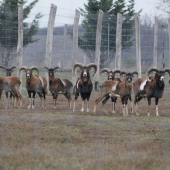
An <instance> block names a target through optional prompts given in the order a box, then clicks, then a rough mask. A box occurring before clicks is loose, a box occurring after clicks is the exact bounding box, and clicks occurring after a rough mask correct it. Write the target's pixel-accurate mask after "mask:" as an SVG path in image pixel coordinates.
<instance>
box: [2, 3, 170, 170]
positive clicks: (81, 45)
mask: <svg viewBox="0 0 170 170" xmlns="http://www.w3.org/2000/svg"><path fill="white" fill-rule="evenodd" d="M50 10H51V8H47V7H39V6H36V7H35V9H34V11H33V12H32V13H30V15H29V16H28V18H27V19H25V20H24V21H23V22H24V27H23V39H24V40H26V39H30V38H31V37H29V36H28V35H30V34H29V33H28V31H31V30H30V28H31V26H32V20H33V19H35V17H36V15H37V12H36V13H35V11H38V12H41V14H42V18H40V19H39V22H38V23H37V24H38V25H39V30H38V31H37V33H36V34H35V35H33V37H32V40H33V41H34V42H33V43H29V44H27V45H25V46H23V54H22V65H23V66H27V67H30V66H37V67H38V68H39V70H40V75H43V76H46V72H45V70H44V67H45V66H46V57H47V56H46V50H47V49H46V48H47V42H46V40H47V36H48V26H49V17H50ZM44 11H45V12H44ZM23 16H24V18H25V17H26V14H25V13H23ZM16 18H18V6H13V10H11V5H10V6H6V7H4V8H3V9H2V8H1V9H0V65H3V66H6V67H12V66H17V63H18V61H17V60H18V57H17V56H18V55H17V42H18V28H17V25H18V22H16ZM74 20H75V11H74V10H69V9H64V8H60V7H57V13H56V15H55V24H54V28H53V39H52V47H51V49H52V50H51V63H50V67H56V66H59V67H60V69H59V70H58V72H57V73H56V74H55V76H56V77H58V78H67V79H69V80H70V81H72V66H73V64H74V63H73V57H74V55H73V49H74V41H73V39H74V37H73V36H74V35H73V31H74ZM97 23H98V13H87V14H80V18H79V24H78V37H77V39H78V52H77V58H76V61H77V62H80V63H83V64H88V63H92V62H95V52H96V51H95V50H96V30H97ZM11 24H12V25H11ZM117 24H118V23H117V16H113V15H109V14H104V15H103V22H102V31H101V46H100V56H99V57H100V63H99V68H98V69H99V70H100V69H102V68H110V69H112V70H114V69H115V65H116V48H117V44H116V42H117V41H116V38H117V37H116V31H117V30H116V28H117ZM13 25H16V26H15V27H14V26H13ZM154 26H155V25H154V24H151V25H146V24H145V23H143V22H141V23H140V49H141V72H142V76H143V75H144V74H145V72H146V70H147V69H148V68H149V67H152V66H153V59H154V36H155V34H154ZM168 29H169V28H168V23H167V22H166V21H165V22H162V21H161V20H158V40H157V63H158V64H157V67H158V68H163V67H170V66H169V65H168V62H169V58H168V56H169V55H168V54H169V41H168ZM11 37H12V38H11ZM136 50H137V49H136V32H135V17H134V16H129V17H127V16H122V35H121V68H120V69H121V70H123V71H136V70H137V60H136ZM33 74H36V72H33ZM12 75H14V76H17V70H15V72H14V73H12ZM0 76H1V77H5V76H6V75H5V72H3V71H2V70H0ZM25 79H26V76H25V73H23V74H22V91H21V94H22V96H23V101H24V102H23V103H24V109H23V110H22V109H21V110H20V111H14V112H13V110H12V109H10V111H9V112H8V111H6V110H5V109H4V108H5V105H6V104H5V94H4V93H3V96H2V99H1V100H2V103H1V108H2V111H0V113H1V120H0V121H1V126H0V127H1V137H0V138H1V139H0V141H1V146H0V154H1V155H3V156H4V155H5V156H4V157H3V160H4V161H5V162H7V159H8V158H7V155H8V154H9V155H10V154H11V153H12V154H14V153H15V150H12V149H10V146H11V145H10V144H9V143H10V142H11V143H12V140H13V139H14V138H13V137H11V138H10V139H9V138H8V135H9V134H10V133H12V130H11V129H10V126H11V124H13V125H14V126H15V128H16V127H17V126H16V125H17V124H20V123H21V124H22V126H23V129H18V131H17V134H20V133H23V132H24V130H25V129H24V128H26V127H29V129H30V136H31V138H32V139H33V141H29V142H30V144H28V145H29V147H30V149H29V152H28V155H29V154H30V153H31V154H32V155H33V157H34V158H35V159H37V158H38V157H39V156H41V155H43V154H47V157H48V156H50V155H55V157H57V158H58V156H59V157H60V156H61V157H65V156H67V157H69V158H71V157H72V154H73V153H74V155H73V157H72V158H71V159H72V162H74V159H76V158H77V157H82V158H83V157H86V156H89V157H90V158H91V159H93V158H94V157H95V159H96V160H98V161H96V162H97V164H96V166H94V167H91V169H93V168H94V169H105V163H104V162H101V161H100V160H101V159H103V158H105V157H107V156H108V157H112V158H117V156H118V157H121V158H122V159H123V157H128V158H129V159H131V160H133V159H135V156H136V155H135V152H136V150H137V149H136V148H137V145H135V146H134V145H133V142H132V143H131V144H129V145H128V146H127V147H129V148H131V150H132V151H134V152H130V154H129V155H121V156H120V155H117V153H116V151H115V154H114V155H112V156H111V151H110V150H112V146H113V144H116V142H117V141H116V142H115V141H114V140H119V139H116V137H115V136H114V133H113V132H111V136H110V137H109V135H108V136H107V134H106V136H105V137H106V138H103V136H102V135H103V132H102V129H105V130H106V131H107V130H108V129H107V128H108V127H110V128H112V127H114V128H116V127H118V126H119V123H118V121H119V120H118V119H119V117H116V119H115V121H113V120H111V119H110V118H107V117H103V116H98V117H92V116H91V115H88V114H84V115H81V116H82V117H81V116H79V115H78V114H77V115H76V114H73V112H72V109H62V107H65V106H66V105H67V100H66V99H65V98H64V97H63V96H61V95H59V97H58V101H57V103H58V105H57V107H58V108H57V109H56V110H55V109H54V108H53V100H52V96H51V94H50V95H48V96H47V110H45V111H43V110H41V109H39V105H36V107H37V108H36V109H35V111H34V110H31V111H30V113H28V112H29V111H27V109H26V108H27V104H28V94H27V91H26V88H25ZM106 79H107V78H106V75H102V76H101V77H100V79H99V84H101V83H102V82H103V81H105V80H106ZM135 79H136V78H134V80H135ZM96 93H97V92H96ZM96 93H95V94H94V96H93V97H92V98H93V99H91V101H92V100H93V101H92V103H94V100H95V99H96V98H97V96H98V95H99V93H97V94H96ZM92 95H93V94H92ZM72 98H74V97H73V96H72ZM61 101H62V104H61V105H60V102H61ZM36 102H37V103H40V99H39V98H38V96H36V100H35V103H36ZM63 103H64V104H63ZM80 105H81V100H80V97H79V104H77V106H76V107H77V110H78V109H80ZM119 106H120V108H119V111H120V112H121V105H119ZM99 107H100V108H102V107H101V106H99ZM109 107H111V105H109ZM91 110H92V108H91ZM22 112H23V113H22ZM18 116H19V117H21V118H20V119H19V120H18ZM121 116H122V115H121ZM93 121H94V122H93ZM107 121H108V122H109V124H108V125H107ZM121 121H124V120H123V119H122V120H121ZM135 121H136V120H135V118H132V119H131V120H129V122H125V124H124V126H127V127H128V128H129V129H131V130H132V134H131V135H133V134H136V131H133V129H135V130H137V131H138V132H140V128H141V127H140V125H139V124H138V123H136V122H135ZM149 121H150V120H149ZM149 121H147V123H146V124H145V125H142V128H143V127H144V126H149V123H150V122H149ZM165 121H166V120H165ZM11 122H12V123H11ZM84 122H85V123H86V125H84ZM62 123H63V124H62ZM154 123H155V124H154V127H156V126H157V122H156V120H155V122H154ZM61 124H62V126H61ZM165 124H166V122H165ZM165 124H164V123H162V124H159V125H158V127H159V128H162V127H165ZM45 125H48V128H47V127H46V128H44V126H45ZM166 125H167V124H166ZM80 126H81V127H83V128H85V131H84V134H85V135H87V134H88V133H91V132H92V133H93V135H91V136H90V137H89V138H88V137H87V138H88V139H87V138H86V139H87V140H88V141H91V140H92V139H93V142H94V143H93V144H94V145H93V147H94V148H95V150H93V151H94V152H93V153H91V152H90V148H89V150H88V149H87V148H86V147H85V146H84V145H83V143H84V139H83V138H82V136H81V134H80V132H79V130H78V128H79V127H80ZM93 127H95V128H93ZM15 128H14V129H15ZM90 128H92V129H93V130H92V131H91V130H90ZM52 130H54V131H55V133H56V134H55V135H54V136H52V137H51V138H50V137H49V138H48V134H50V131H52ZM114 130H115V129H114ZM32 131H33V137H32V134H31V132H32ZM59 132H61V133H62V132H64V133H63V134H65V136H64V137H63V136H62V135H63V134H61V136H60V138H59V137H56V136H57V135H58V133H59ZM47 133H48V134H47ZM72 133H74V134H75V136H72ZM106 133H107V132H106ZM117 133H118V132H117ZM118 135H119V134H118ZM107 138H108V142H106V141H107ZM110 138H111V139H110ZM20 139H21V140H23V141H25V138H24V137H23V136H22V137H20ZM48 139H49V140H51V141H53V139H55V141H53V143H50V144H51V145H48V146H47V145H46V144H45V143H43V140H46V142H47V143H48V142H49V141H48ZM77 139H78V140H80V143H81V145H78V147H80V148H82V149H81V151H80V150H79V148H78V149H77V148H76V146H75V145H76V140H77ZM135 139H136V140H138V139H137V138H135ZM143 139H144V138H143ZM15 140H18V142H19V144H21V145H20V146H18V144H16V145H17V149H16V150H17V152H18V153H22V152H24V150H27V148H26V147H25V145H24V144H23V147H22V143H20V142H21V141H20V140H19V139H16V138H15ZM60 140H61V141H60ZM112 140H113V141H114V142H115V143H114V142H113V141H112ZM127 140H131V136H129V137H128V138H127ZM58 141H59V142H61V143H62V145H61V147H60V146H58V144H57V142H58ZM96 141H97V142H96ZM120 141H122V140H121V139H120ZM42 143H43V144H42ZM65 143H66V145H64V144H65ZM148 143H149V141H148ZM7 144H9V145H7ZM56 146H57V147H58V148H56ZM149 146H151V145H149ZM164 146H165V148H166V147H168V143H164ZM122 147H123V148H127V147H126V146H123V145H122ZM85 148H86V149H85ZM94 148H93V149H94ZM55 149H56V150H57V151H56V152H55ZM76 149H77V150H76ZM78 150H79V151H78ZM168 154H169V153H168V150H166V149H164V155H165V159H167V155H168ZM138 156H140V155H138ZM145 156H146V155H144V157H145ZM75 157H76V158H75ZM28 159H32V158H30V157H29V156H28ZM42 159H44V158H42ZM55 160H57V159H55ZM55 160H48V161H49V169H50V168H51V167H50V162H51V161H54V162H55ZM32 161H34V160H32ZM62 161H63V162H62ZM57 162H58V161H57ZM61 162H62V163H63V164H67V163H66V162H65V160H61ZM61 162H60V163H58V165H60V164H61ZM132 162H133V161H132ZM56 164H57V163H56ZM11 165H12V164H11ZM4 166H6V167H7V165H6V164H5V165H4ZM38 166H39V167H41V166H42V165H40V164H38ZM74 166H76V165H73V163H71V164H70V169H74V168H73V167H74ZM55 167H57V166H55ZM61 167H62V165H61ZM43 168H44V167H42V169H43ZM0 169H1V165H0ZM7 169H8V168H7ZM32 169H36V166H33V167H32ZM44 169H48V166H47V167H46V168H44ZM51 169H52V168H51ZM54 169H55V168H54ZM63 169H64V168H63ZM65 169H69V166H65ZM81 169H83V168H81ZM87 169H88V168H87ZM165 169H166V168H165Z"/></svg>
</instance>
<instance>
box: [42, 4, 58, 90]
mask: <svg viewBox="0 0 170 170" xmlns="http://www.w3.org/2000/svg"><path fill="white" fill-rule="evenodd" d="M56 12H57V6H55V5H54V4H51V9H50V16H49V19H48V28H47V39H46V55H45V65H46V66H47V67H51V56H52V43H53V28H54V24H55V16H56ZM46 79H47V82H48V73H46ZM47 89H48V93H49V82H48V83H47Z"/></svg>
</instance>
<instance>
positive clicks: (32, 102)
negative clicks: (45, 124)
mask: <svg viewBox="0 0 170 170" xmlns="http://www.w3.org/2000/svg"><path fill="white" fill-rule="evenodd" d="M35 94H36V92H33V97H32V100H31V104H32V109H34V99H35Z"/></svg>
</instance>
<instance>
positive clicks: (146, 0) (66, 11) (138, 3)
mask: <svg viewBox="0 0 170 170" xmlns="http://www.w3.org/2000/svg"><path fill="white" fill-rule="evenodd" d="M32 1H33V0H28V3H30V2H32ZM156 1H157V0H135V9H136V11H139V10H140V9H141V8H142V9H143V11H142V14H141V15H144V14H146V13H147V14H148V15H149V16H154V15H157V11H156V10H155V8H154V4H155V2H156ZM127 2H128V0H127ZM51 3H53V4H55V5H56V6H57V7H58V9H57V15H60V17H59V16H58V18H56V20H57V21H58V24H59V23H61V24H62V23H64V22H65V23H68V24H69V23H72V22H73V21H72V20H73V19H72V18H71V17H74V10H75V9H76V8H77V9H78V8H79V7H81V8H84V3H87V0H39V2H38V3H37V5H36V8H34V10H32V16H34V14H36V13H37V12H42V13H43V14H44V15H45V16H44V17H43V22H44V26H45V25H46V24H47V22H48V15H49V11H50V5H51ZM64 16H70V19H69V18H68V17H67V18H66V17H64Z"/></svg>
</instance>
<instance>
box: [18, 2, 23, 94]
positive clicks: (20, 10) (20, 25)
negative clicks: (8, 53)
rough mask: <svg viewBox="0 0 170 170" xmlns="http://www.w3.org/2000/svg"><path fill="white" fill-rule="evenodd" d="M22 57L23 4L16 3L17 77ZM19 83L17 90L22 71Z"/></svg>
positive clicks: (20, 89)
mask: <svg viewBox="0 0 170 170" xmlns="http://www.w3.org/2000/svg"><path fill="white" fill-rule="evenodd" d="M22 57H23V6H22V5H21V4H18V44H17V76H18V77H19V69H20V67H21V66H22ZM20 80H21V85H20V88H19V91H20V93H21V91H22V73H21V77H20Z"/></svg>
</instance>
